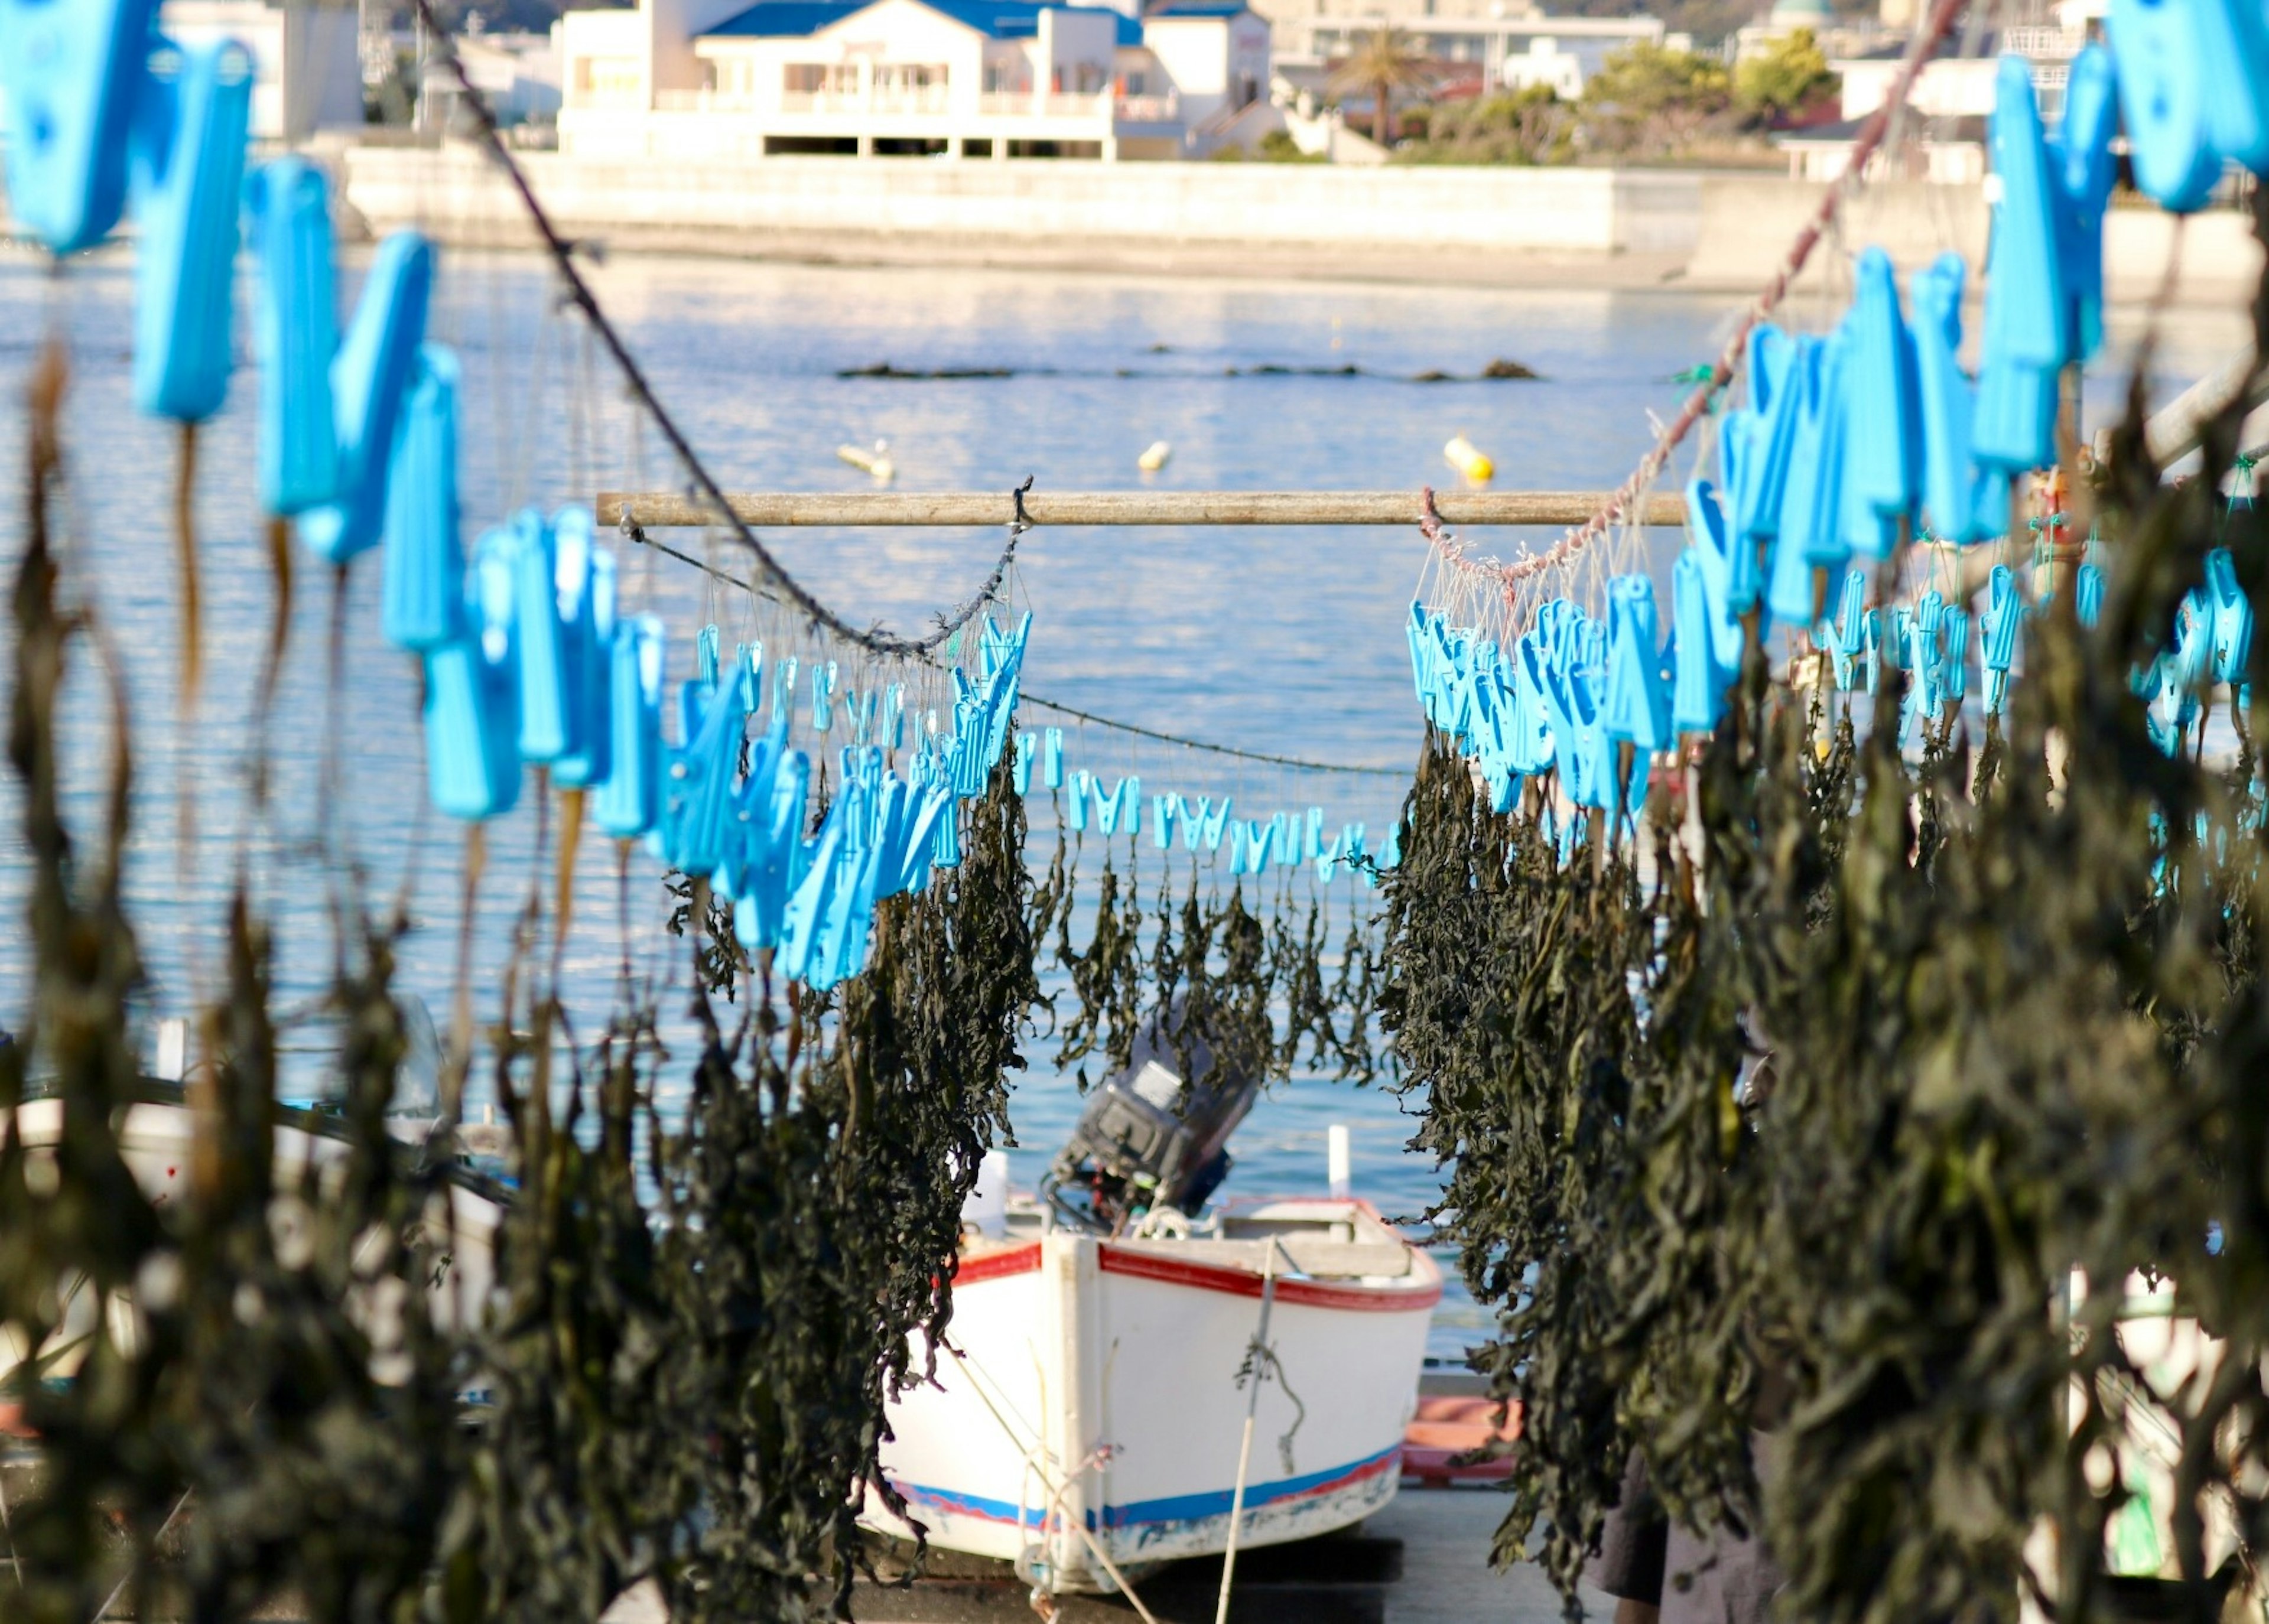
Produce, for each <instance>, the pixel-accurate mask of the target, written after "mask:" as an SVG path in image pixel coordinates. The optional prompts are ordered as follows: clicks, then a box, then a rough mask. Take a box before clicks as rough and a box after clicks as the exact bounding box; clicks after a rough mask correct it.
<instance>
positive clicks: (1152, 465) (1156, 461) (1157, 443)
mask: <svg viewBox="0 0 2269 1624" xmlns="http://www.w3.org/2000/svg"><path fill="white" fill-rule="evenodd" d="M1173 454H1174V448H1173V447H1171V446H1169V445H1168V444H1167V443H1166V442H1165V441H1164V440H1163V439H1154V440H1152V441H1151V442H1150V448H1149V450H1148V451H1146V452H1144V453H1143V454H1142V455H1141V456H1139V457H1137V458H1135V467H1136V468H1139V469H1142V471H1143V472H1144V473H1146V474H1155V473H1157V471H1158V470H1159V469H1162V468H1164V467H1165V466H1166V459H1167V458H1168V457H1171V456H1172V455H1173Z"/></svg>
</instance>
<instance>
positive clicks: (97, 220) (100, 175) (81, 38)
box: [0, 0, 158, 254]
mask: <svg viewBox="0 0 2269 1624" xmlns="http://www.w3.org/2000/svg"><path fill="white" fill-rule="evenodd" d="M157 12H158V5H157V0H0V103H4V111H5V115H6V122H5V124H4V125H0V132H4V143H0V144H4V146H5V148H6V152H7V161H8V210H9V213H10V214H11V216H12V217H13V218H14V220H15V224H16V226H17V229H18V230H19V231H24V232H27V233H30V234H31V235H32V236H34V237H36V238H38V239H39V240H41V242H42V243H45V244H46V245H47V247H48V252H49V253H50V254H76V253H78V251H79V250H80V249H82V248H91V247H93V246H94V245H95V244H96V243H98V242H100V241H101V240H103V239H104V238H105V237H107V236H108V235H109V234H110V231H111V228H112V227H113V226H115V225H117V224H118V217H119V216H120V214H122V212H123V211H124V210H125V206H126V167H127V150H128V144H129V129H130V126H131V122H132V120H133V117H134V110H135V102H136V100H137V97H138V96H139V95H140V94H141V92H142V90H143V87H144V83H145V80H146V78H147V74H148V67H147V61H148V55H149V45H150V33H151V25H152V20H153V19H154V18H156V16H157Z"/></svg>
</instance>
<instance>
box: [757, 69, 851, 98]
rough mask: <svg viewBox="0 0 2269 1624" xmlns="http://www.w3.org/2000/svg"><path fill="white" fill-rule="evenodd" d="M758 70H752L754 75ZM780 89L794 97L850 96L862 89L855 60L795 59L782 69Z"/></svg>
mask: <svg viewBox="0 0 2269 1624" xmlns="http://www.w3.org/2000/svg"><path fill="white" fill-rule="evenodd" d="M754 71H755V70H754V69H753V68H751V69H750V72H751V73H752V74H753V73H754ZM780 88H781V89H782V90H784V91H786V92H787V93H788V94H789V95H791V96H816V95H819V94H822V93H825V94H827V95H832V96H847V95H851V94H853V93H854V92H856V91H857V90H858V88H859V64H858V63H854V62H792V63H787V64H786V65H784V66H783V67H782V68H781V69H780Z"/></svg>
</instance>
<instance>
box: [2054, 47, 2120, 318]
mask: <svg viewBox="0 0 2269 1624" xmlns="http://www.w3.org/2000/svg"><path fill="white" fill-rule="evenodd" d="M2118 133H2119V87H2118V75H2117V70H2115V69H2114V67H2113V65H2112V61H2111V53H2110V51H2108V50H2106V49H2105V48H2103V46H2102V45H2100V44H2096V43H2095V42H2093V41H2091V42H2089V43H2088V44H2087V45H2085V46H2083V47H2081V52H2080V55H2078V56H2075V57H2074V58H2073V63H2072V68H2071V70H2070V76H2069V78H2068V80H2067V82H2066V86H2065V93H2064V122H2063V124H2062V125H2061V126H2060V127H2059V128H2058V131H2057V137H2056V140H2055V142H2054V144H2052V147H2051V160H2052V167H2053V170H2054V173H2055V178H2056V188H2057V195H2058V202H2059V203H2061V204H2062V207H2061V208H2060V209H2059V210H2058V225H2060V227H2061V228H2062V230H2061V233H2060V235H2059V237H2058V253H2059V254H2060V255H2061V256H2062V259H2063V261H2064V292H2065V306H2066V315H2065V323H2066V326H2065V336H2064V349H2065V353H2066V355H2067V356H2069V357H2070V358H2073V359H2074V360H2081V361H2084V360H2087V359H2088V358H2090V357H2092V356H2094V355H2095V352H2096V351H2098V350H2100V349H2102V348H2103V211H2104V210H2105V209H2106V208H2107V207H2108V206H2110V202H2111V188H2112V185H2113V182H2114V180H2115V178H2116V175H2117V160H2116V159H2115V158H2114V157H2113V154H2112V151H2111V143H2112V140H2113V138H2114V137H2116V136H2117V135H2118Z"/></svg>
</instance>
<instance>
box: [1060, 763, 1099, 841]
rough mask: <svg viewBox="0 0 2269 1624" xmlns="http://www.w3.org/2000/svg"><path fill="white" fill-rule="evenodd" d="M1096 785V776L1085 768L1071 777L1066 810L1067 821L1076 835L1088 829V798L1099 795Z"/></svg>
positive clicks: (1065, 804)
mask: <svg viewBox="0 0 2269 1624" xmlns="http://www.w3.org/2000/svg"><path fill="white" fill-rule="evenodd" d="M1094 783H1095V775H1094V774H1093V773H1091V772H1090V771H1088V770H1087V769H1086V768H1084V767H1082V768H1080V769H1079V770H1078V771H1075V772H1074V773H1073V774H1072V775H1071V794H1070V795H1069V796H1068V797H1067V798H1066V799H1065V802H1064V810H1065V812H1066V813H1067V814H1068V817H1067V820H1066V821H1067V822H1068V823H1069V824H1070V825H1071V829H1072V832H1073V833H1075V834H1077V833H1080V832H1082V831H1083V830H1085V829H1086V828H1087V816H1088V798H1089V797H1090V795H1093V794H1097V793H1098V792H1097V791H1096V790H1095V789H1094V787H1093V786H1094Z"/></svg>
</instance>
